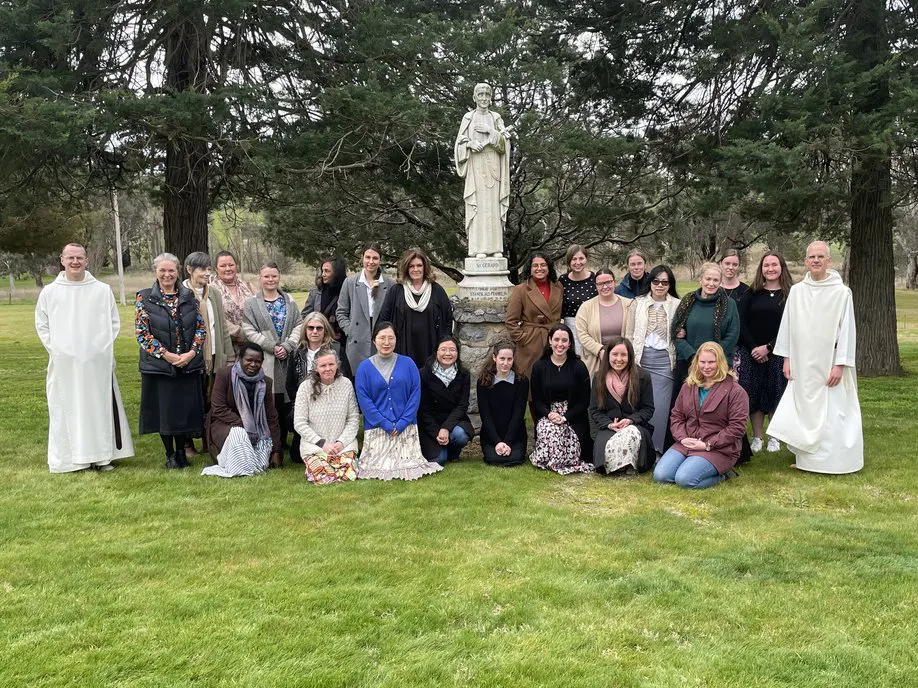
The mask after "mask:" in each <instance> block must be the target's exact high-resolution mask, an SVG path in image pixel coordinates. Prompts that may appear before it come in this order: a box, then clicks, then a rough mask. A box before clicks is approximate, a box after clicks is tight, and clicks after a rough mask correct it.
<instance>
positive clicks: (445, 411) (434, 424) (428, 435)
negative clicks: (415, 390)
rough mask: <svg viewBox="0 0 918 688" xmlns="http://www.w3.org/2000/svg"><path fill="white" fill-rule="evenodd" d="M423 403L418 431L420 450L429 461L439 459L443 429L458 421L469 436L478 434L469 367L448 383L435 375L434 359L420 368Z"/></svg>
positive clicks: (449, 428)
mask: <svg viewBox="0 0 918 688" xmlns="http://www.w3.org/2000/svg"><path fill="white" fill-rule="evenodd" d="M420 375H421V404H420V406H418V431H419V433H418V434H419V435H420V440H421V452H422V453H423V454H424V458H425V459H427V460H428V461H437V460H438V458H439V456H440V451H441V450H442V449H443V447H442V445H441V444H440V443H439V442H437V433H439V432H440V430H441V429H446V430H450V431H451V430H452V429H453V428H454V427H456V426H457V425H458V426H459V427H461V428H462V429H463V430H465V433H466V434H467V435H468V436H469V439H472V437H474V436H475V429H474V428H473V427H472V421H471V420H469V414H468V411H469V393H470V392H471V390H472V378H471V376H470V375H469V371H467V370H466V369H465V368H462V367H460V368H459V370H458V372H457V373H456V377H455V378H454V379H453V380H452V381H451V382H450V383H449V385H448V386H447V385H445V384H443V380H441V379H440V378H438V377H437V376H436V375H434V372H433V360H431V361H428V363H427V365H425V366H424V367H423V368H421V371H420Z"/></svg>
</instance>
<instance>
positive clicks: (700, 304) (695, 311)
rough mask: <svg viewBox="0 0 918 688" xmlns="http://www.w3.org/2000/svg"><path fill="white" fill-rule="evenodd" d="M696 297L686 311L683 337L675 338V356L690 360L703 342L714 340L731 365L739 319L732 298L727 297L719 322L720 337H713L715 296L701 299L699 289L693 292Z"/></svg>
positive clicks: (738, 330) (738, 332)
mask: <svg viewBox="0 0 918 688" xmlns="http://www.w3.org/2000/svg"><path fill="white" fill-rule="evenodd" d="M718 293H720V292H718ZM695 295H696V296H697V298H696V299H695V303H694V305H693V306H692V309H691V310H690V311H689V312H688V319H687V320H686V321H685V339H676V340H674V341H675V343H676V358H678V359H679V360H680V361H691V360H692V358H693V357H694V356H695V351H696V350H697V349H698V347H699V346H701V345H702V344H704V343H705V342H710V341H715V342H717V343H718V344H720V346H721V347H722V348H723V350H724V355H725V356H726V357H727V363H728V364H729V365H730V367H731V368H732V367H733V349H735V348H736V342H737V341H738V340H739V334H740V320H739V313H738V312H737V310H736V303H735V302H734V301H733V299H727V312H726V313H724V319H723V322H721V323H720V339H714V304H715V303H717V298H716V297H715V298H712V299H707V300H705V299H702V298H701V290H700V289H699V290H698V291H696V292H695Z"/></svg>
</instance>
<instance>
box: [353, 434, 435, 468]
mask: <svg viewBox="0 0 918 688" xmlns="http://www.w3.org/2000/svg"><path fill="white" fill-rule="evenodd" d="M442 470H443V466H441V465H440V464H438V463H436V462H434V461H428V460H427V459H425V458H424V455H423V454H422V453H421V442H420V440H419V439H418V426H417V425H409V426H408V427H407V428H405V431H404V432H400V433H399V434H398V435H396V436H395V437H392V436H391V435H389V434H387V433H386V431H385V430H383V429H382V428H372V429H370V430H367V431H366V432H365V433H364V434H363V450H362V451H361V452H360V462H359V465H358V467H357V477H358V478H359V479H360V480H364V479H367V478H376V479H377V480H417V479H418V478H420V477H421V476H424V475H429V474H430V473H436V472H437V471H442Z"/></svg>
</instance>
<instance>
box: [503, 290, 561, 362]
mask: <svg viewBox="0 0 918 688" xmlns="http://www.w3.org/2000/svg"><path fill="white" fill-rule="evenodd" d="M550 284H551V291H550V292H549V294H548V303H545V298H544V297H543V296H542V293H541V292H540V291H539V288H538V287H537V286H536V285H535V282H534V281H533V280H531V279H530V280H529V281H527V282H524V283H523V284H518V285H517V286H515V287H514V288H513V291H511V292H510V301H509V303H508V304H507V319H506V321H505V322H506V325H507V330H508V331H509V333H510V338H511V339H512V340H513V341H514V343H515V344H516V369H517V370H519V371H520V372H521V373H522V374H523V375H525V376H526V377H527V378H528V377H530V376H531V374H532V364H533V363H535V362H536V361H537V360H539V359H540V358H541V357H542V351H543V350H544V349H545V346H546V345H547V344H548V330H549V328H550V327H551V326H552V325H555V324H557V323H559V322H561V291H562V290H561V285H560V284H558V283H557V282H551V283H550Z"/></svg>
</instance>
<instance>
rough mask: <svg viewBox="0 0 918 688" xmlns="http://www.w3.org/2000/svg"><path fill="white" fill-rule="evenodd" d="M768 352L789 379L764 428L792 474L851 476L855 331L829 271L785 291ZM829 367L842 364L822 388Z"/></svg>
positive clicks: (848, 305)
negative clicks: (786, 367) (790, 458)
mask: <svg viewBox="0 0 918 688" xmlns="http://www.w3.org/2000/svg"><path fill="white" fill-rule="evenodd" d="M774 353H775V354H776V355H778V356H786V357H788V358H790V366H791V380H790V381H789V382H788V384H787V389H786V390H785V392H784V396H782V397H781V402H780V403H779V404H778V408H777V410H775V413H774V415H773V416H772V419H771V423H770V424H769V426H768V434H769V436H771V437H774V438H776V439H778V440H782V441H784V442H786V443H787V446H788V449H790V450H791V451H792V452H793V453H794V455H795V456H796V457H797V468H799V469H801V470H804V471H813V472H815V473H853V472H854V471H859V470H860V469H862V468H863V467H864V436H863V431H862V428H861V406H860V404H859V403H858V399H857V373H856V371H855V368H854V364H855V361H854V356H855V328H854V307H853V305H852V300H851V290H850V289H848V287H846V286H845V284H844V283H843V282H842V279H841V276H840V275H839V274H838V273H837V272H835V271H834V270H829V272H828V276H827V277H826V278H825V279H824V280H822V281H819V282H817V281H816V280H814V279H812V278H811V277H810V273H807V274H806V277H804V279H803V281H802V282H800V283H798V284H795V285H794V286H793V287H791V291H790V295H789V296H788V298H787V304H786V305H785V307H784V316H783V317H782V318H781V328H780V329H779V330H778V339H777V341H776V342H775V348H774ZM833 365H841V366H844V368H843V369H842V370H843V372H842V378H841V382H840V383H839V384H838V385H836V386H835V387H829V386H828V385H827V384H826V380H827V379H828V377H829V372H830V370H831V368H832V366H833Z"/></svg>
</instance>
